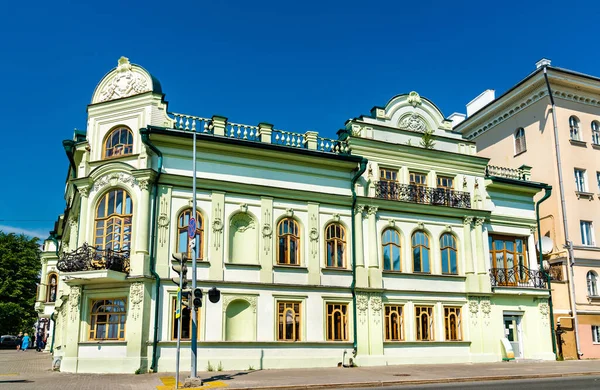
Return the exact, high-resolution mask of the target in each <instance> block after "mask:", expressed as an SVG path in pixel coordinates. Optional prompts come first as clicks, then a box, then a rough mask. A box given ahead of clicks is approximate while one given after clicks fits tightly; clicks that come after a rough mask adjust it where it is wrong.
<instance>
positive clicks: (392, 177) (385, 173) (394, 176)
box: [379, 168, 398, 181]
mask: <svg viewBox="0 0 600 390" xmlns="http://www.w3.org/2000/svg"><path fill="white" fill-rule="evenodd" d="M379 180H385V181H398V171H397V170H395V169H387V168H379Z"/></svg>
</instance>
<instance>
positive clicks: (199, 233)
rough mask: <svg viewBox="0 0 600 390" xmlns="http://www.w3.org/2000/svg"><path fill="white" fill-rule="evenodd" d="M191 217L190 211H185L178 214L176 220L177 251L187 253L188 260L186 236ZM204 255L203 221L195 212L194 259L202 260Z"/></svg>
mask: <svg viewBox="0 0 600 390" xmlns="http://www.w3.org/2000/svg"><path fill="white" fill-rule="evenodd" d="M191 216H192V209H186V210H183V211H182V212H181V214H179V217H178V218H177V251H178V252H183V253H187V257H188V258H190V259H191V258H192V251H191V250H190V236H189V235H188V225H189V224H190V218H191ZM203 254H204V220H203V219H202V214H200V212H198V211H196V258H197V259H202V258H203Z"/></svg>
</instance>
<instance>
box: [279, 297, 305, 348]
mask: <svg viewBox="0 0 600 390" xmlns="http://www.w3.org/2000/svg"><path fill="white" fill-rule="evenodd" d="M301 308H302V304H301V303H300V302H283V301H279V302H277V340H279V341H300V340H301V336H300V332H301V331H300V326H301V324H302V313H301V311H300V310H301Z"/></svg>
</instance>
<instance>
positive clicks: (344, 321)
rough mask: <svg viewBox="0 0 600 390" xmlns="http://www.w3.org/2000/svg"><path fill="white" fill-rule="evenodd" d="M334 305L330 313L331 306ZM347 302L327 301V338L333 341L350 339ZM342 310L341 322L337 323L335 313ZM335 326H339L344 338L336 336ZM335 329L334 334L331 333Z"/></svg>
mask: <svg viewBox="0 0 600 390" xmlns="http://www.w3.org/2000/svg"><path fill="white" fill-rule="evenodd" d="M330 306H331V307H332V308H333V310H332V313H331V314H329V307H330ZM348 306H349V305H348V303H347V302H325V339H326V340H327V341H331V342H345V341H350V333H349V329H348V319H349V310H348ZM338 311H339V312H340V316H341V317H340V324H339V326H337V325H336V319H335V313H336V312H338ZM334 327H335V328H338V327H339V331H340V333H342V334H343V337H342V338H335V337H334V336H335V330H334ZM330 331H333V334H331V333H330Z"/></svg>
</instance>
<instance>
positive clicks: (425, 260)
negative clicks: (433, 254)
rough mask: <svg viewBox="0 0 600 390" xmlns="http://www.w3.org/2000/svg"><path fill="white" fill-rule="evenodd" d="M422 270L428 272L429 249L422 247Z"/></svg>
mask: <svg viewBox="0 0 600 390" xmlns="http://www.w3.org/2000/svg"><path fill="white" fill-rule="evenodd" d="M422 256H423V272H429V250H428V249H423V251H422Z"/></svg>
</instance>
